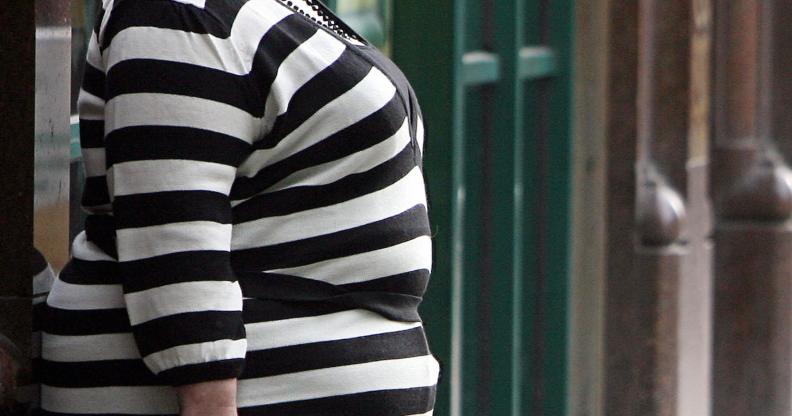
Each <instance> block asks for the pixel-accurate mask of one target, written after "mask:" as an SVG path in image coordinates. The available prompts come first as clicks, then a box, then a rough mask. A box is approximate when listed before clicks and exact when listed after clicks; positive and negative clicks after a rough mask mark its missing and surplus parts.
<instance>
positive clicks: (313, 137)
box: [239, 68, 396, 176]
mask: <svg viewBox="0 0 792 416" xmlns="http://www.w3.org/2000/svg"><path fill="white" fill-rule="evenodd" d="M394 94H396V87H394V86H393V84H392V83H391V82H390V80H389V79H388V77H387V76H386V75H385V74H383V73H382V72H381V71H380V70H378V69H377V68H372V69H371V71H370V72H369V74H368V75H366V77H365V78H363V80H361V81H360V82H359V83H357V85H355V86H354V87H353V88H352V89H350V90H349V91H347V92H345V93H344V94H342V95H341V96H340V97H338V98H336V99H334V100H333V101H331V102H330V103H328V104H327V105H325V106H324V107H322V108H321V109H320V110H319V111H317V112H316V113H315V114H314V115H312V116H311V117H309V118H308V120H306V121H305V122H304V123H302V124H301V125H300V126H299V127H297V128H296V129H294V131H292V132H291V133H290V134H289V135H288V136H286V137H284V138H283V139H282V140H281V141H280V142H279V143H278V144H277V145H276V146H275V147H274V148H270V149H259V150H256V151H255V152H253V153H252V154H251V155H250V157H248V159H247V160H246V161H245V162H244V163H242V164H241V165H240V166H239V172H240V174H242V175H245V176H253V175H255V174H256V173H257V172H258V171H259V170H261V169H262V168H263V167H264V166H267V165H269V164H272V163H275V162H277V161H279V160H282V159H285V158H287V157H288V156H290V155H293V154H294V153H296V152H299V151H300V150H303V149H306V148H308V147H310V146H312V145H314V144H316V143H319V142H320V141H322V140H324V139H326V138H327V137H329V136H331V135H332V134H334V133H337V132H339V131H341V130H343V129H345V128H347V127H349V126H352V125H354V124H355V123H357V122H359V121H361V120H363V119H364V118H366V117H367V116H369V115H371V114H373V113H375V112H377V111H378V110H379V109H380V108H382V107H384V106H385V105H386V104H387V103H388V102H389V101H390V100H391V99H392V98H393V96H394Z"/></svg>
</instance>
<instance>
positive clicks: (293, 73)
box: [264, 30, 346, 126]
mask: <svg viewBox="0 0 792 416" xmlns="http://www.w3.org/2000/svg"><path fill="white" fill-rule="evenodd" d="M345 49H346V47H345V46H344V44H343V43H341V42H339V41H338V40H337V39H336V38H334V37H333V36H331V35H329V34H328V33H327V32H324V31H322V30H320V31H317V32H316V34H314V35H313V36H311V37H310V38H309V39H308V40H306V41H305V42H303V43H302V44H301V45H300V46H299V47H298V48H297V49H296V50H295V51H294V52H292V53H291V54H290V55H289V56H288V57H287V58H286V59H285V60H284V61H283V63H282V64H281V66H280V67H279V68H278V75H277V76H276V77H275V80H274V81H273V82H272V89H271V90H270V94H269V96H268V97H267V103H266V105H265V107H264V108H265V112H264V125H265V126H271V125H272V123H273V122H274V120H275V117H276V116H278V115H281V114H283V113H285V112H286V109H287V108H288V106H289V102H290V101H291V99H292V97H293V96H294V94H295V93H296V92H297V90H299V89H300V87H302V86H303V85H304V84H305V83H306V82H308V81H310V80H311V78H313V77H315V76H316V74H318V73H320V72H321V71H322V70H323V69H325V68H327V67H328V66H329V65H330V64H332V63H333V62H335V61H336V60H337V59H338V57H339V56H341V54H342V53H343V52H344V50H345Z"/></svg>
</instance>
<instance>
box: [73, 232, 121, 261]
mask: <svg viewBox="0 0 792 416" xmlns="http://www.w3.org/2000/svg"><path fill="white" fill-rule="evenodd" d="M72 257H74V258H75V259H78V260H84V261H113V262H114V261H116V259H114V258H112V257H110V256H108V255H107V254H105V252H104V251H102V249H100V248H99V247H98V246H97V245H96V244H94V243H92V242H90V241H88V237H87V236H86V234H85V231H80V233H79V234H77V236H76V237H74V241H73V242H72Z"/></svg>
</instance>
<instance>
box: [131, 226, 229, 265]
mask: <svg viewBox="0 0 792 416" xmlns="http://www.w3.org/2000/svg"><path fill="white" fill-rule="evenodd" d="M116 234H117V236H118V239H117V245H118V259H119V261H134V260H140V259H146V258H150V257H156V256H161V255H165V254H171V253H180V252H184V251H202V250H208V251H228V242H229V240H230V238H231V224H218V223H216V222H211V221H188V222H176V223H171V224H163V225H153V226H150V227H141V228H126V229H121V230H118V231H117V232H116Z"/></svg>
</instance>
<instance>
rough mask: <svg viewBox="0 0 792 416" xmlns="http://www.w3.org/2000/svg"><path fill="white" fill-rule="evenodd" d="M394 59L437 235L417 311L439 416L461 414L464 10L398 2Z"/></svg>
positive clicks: (452, 4) (441, 0)
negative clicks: (417, 108)
mask: <svg viewBox="0 0 792 416" xmlns="http://www.w3.org/2000/svg"><path fill="white" fill-rule="evenodd" d="M393 7H394V11H393V22H394V25H393V27H394V30H393V56H394V59H395V61H396V62H397V63H398V64H399V66H400V67H401V69H402V70H403V71H404V72H405V74H406V75H407V77H408V78H409V79H410V80H411V82H412V84H413V87H414V88H415V90H416V93H417V94H418V97H419V99H420V100H421V103H422V109H423V114H424V118H425V120H427V144H426V147H425V153H424V163H425V166H426V170H425V173H426V179H427V187H428V192H429V198H430V202H429V205H430V206H429V209H430V212H432V213H433V214H432V231H433V235H434V236H435V237H434V240H433V241H434V253H435V257H434V266H433V270H432V271H433V277H432V283H431V287H430V289H429V291H428V292H427V294H426V298H425V299H426V300H425V301H424V303H423V306H422V308H421V313H422V314H423V316H426V317H429V319H427V320H426V322H425V325H426V329H427V331H428V334H429V338H430V339H429V341H430V346H431V348H432V351H433V352H434V354H435V355H436V356H437V357H438V359H439V360H440V361H442V362H443V364H444V367H445V368H444V375H443V382H442V383H441V384H440V388H439V391H438V401H437V408H436V414H438V415H448V414H461V407H462V406H461V401H460V399H461V387H462V383H463V378H464V376H465V375H464V372H463V371H461V364H462V360H463V357H462V354H463V345H462V340H463V335H464V334H463V332H462V327H463V320H464V319H465V314H464V313H463V309H462V305H463V303H464V296H463V294H464V290H463V288H464V278H465V276H466V273H465V270H464V264H465V261H464V260H465V254H466V253H465V252H464V250H465V244H464V227H463V224H464V221H463V218H464V216H465V212H464V208H465V206H466V204H465V192H466V189H465V178H464V174H465V170H464V167H465V166H464V162H465V152H464V146H463V141H462V140H463V138H464V136H463V128H464V118H465V117H464V115H465V114H464V110H465V109H464V106H463V103H464V88H463V86H462V85H463V84H462V82H461V81H462V54H463V42H462V38H461V37H460V36H457V32H456V31H455V29H456V28H459V27H461V26H462V24H463V23H464V16H465V7H464V6H463V5H462V4H461V3H459V2H456V1H453V0H433V1H432V2H427V1H425V0H396V1H395V2H394V5H393Z"/></svg>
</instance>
